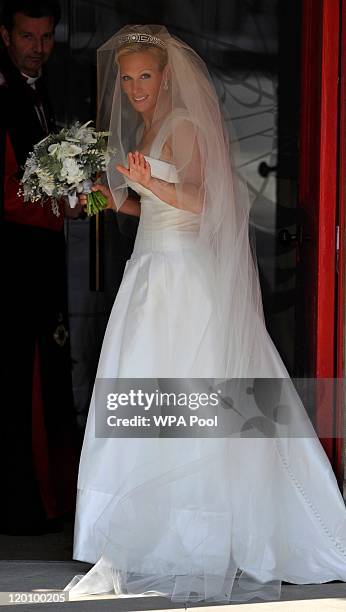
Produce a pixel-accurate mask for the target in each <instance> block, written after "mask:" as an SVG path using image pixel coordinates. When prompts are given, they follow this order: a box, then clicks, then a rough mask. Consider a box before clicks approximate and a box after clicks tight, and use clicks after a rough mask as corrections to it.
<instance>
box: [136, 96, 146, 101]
mask: <svg viewBox="0 0 346 612" xmlns="http://www.w3.org/2000/svg"><path fill="white" fill-rule="evenodd" d="M133 99H134V101H135V102H144V101H145V100H147V99H148V96H141V97H140V98H133Z"/></svg>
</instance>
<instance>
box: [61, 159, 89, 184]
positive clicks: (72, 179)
mask: <svg viewBox="0 0 346 612" xmlns="http://www.w3.org/2000/svg"><path fill="white" fill-rule="evenodd" d="M60 174H61V178H62V179H63V180H66V182H67V183H69V184H70V185H73V184H78V183H80V182H81V181H82V180H83V179H84V178H85V176H84V173H83V170H82V169H81V168H80V167H79V165H78V164H77V162H76V160H75V159H73V158H71V157H67V158H66V159H64V161H63V167H62V169H61V173H60Z"/></svg>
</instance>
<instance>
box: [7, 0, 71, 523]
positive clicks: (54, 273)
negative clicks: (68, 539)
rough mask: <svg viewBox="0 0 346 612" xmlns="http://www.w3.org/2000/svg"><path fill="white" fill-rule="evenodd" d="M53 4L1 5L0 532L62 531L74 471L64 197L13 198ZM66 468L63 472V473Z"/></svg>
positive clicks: (48, 122) (42, 125) (38, 128)
mask: <svg viewBox="0 0 346 612" xmlns="http://www.w3.org/2000/svg"><path fill="white" fill-rule="evenodd" d="M59 19H60V7H59V4H58V2H56V1H54V0H42V1H41V0H6V1H5V2H4V3H3V5H2V13H1V38H2V43H3V45H2V46H3V48H2V50H1V54H0V106H1V114H2V127H3V132H4V133H5V137H4V139H3V140H4V142H3V145H4V149H5V160H4V168H3V175H4V179H3V189H2V192H3V200H4V204H3V219H4V223H3V225H4V228H3V237H4V239H3V244H4V252H3V258H2V267H3V272H4V273H3V291H2V295H3V300H4V305H5V309H4V310H5V312H4V317H3V330H2V335H3V339H2V340H3V342H2V346H3V347H4V349H3V363H5V372H4V373H5V376H4V393H3V399H2V402H1V404H2V427H1V431H2V433H3V439H2V440H1V448H2V450H1V453H2V461H1V467H0V469H1V471H2V477H1V481H2V485H4V489H3V493H4V495H3V496H2V503H1V505H0V532H2V533H9V534H11V533H13V534H35V533H45V532H48V531H53V530H57V529H59V522H60V518H61V517H62V516H63V515H64V514H65V513H68V512H71V511H72V510H73V507H74V500H73V493H74V488H75V475H76V465H77V461H76V453H75V451H74V442H73V431H74V415H73V398H72V381H71V360H70V345H69V334H68V322H67V286H66V285H67V283H66V267H65V240H64V216H65V203H64V202H63V201H61V202H60V203H59V205H58V206H56V205H53V203H52V202H46V203H44V204H41V203H39V202H38V203H25V202H24V201H23V199H22V197H20V196H19V195H18V189H19V186H20V183H19V181H20V178H21V176H22V173H23V167H24V164H25V161H26V159H27V156H28V154H29V153H30V151H32V150H33V146H34V144H36V143H37V142H39V141H40V140H42V138H44V137H45V136H46V135H47V134H48V133H49V132H51V131H53V130H55V123H54V115H53V110H52V107H51V104H50V100H49V97H48V94H47V90H46V86H45V78H44V66H45V64H46V62H47V61H48V59H49V57H50V55H51V53H52V51H53V47H54V31H55V27H56V25H57V23H58V22H59ZM64 466H65V468H66V469H64Z"/></svg>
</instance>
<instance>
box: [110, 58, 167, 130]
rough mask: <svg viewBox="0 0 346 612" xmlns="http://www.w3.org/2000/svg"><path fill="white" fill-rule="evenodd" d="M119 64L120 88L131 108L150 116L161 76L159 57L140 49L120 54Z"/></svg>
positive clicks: (151, 115) (157, 93)
mask: <svg viewBox="0 0 346 612" xmlns="http://www.w3.org/2000/svg"><path fill="white" fill-rule="evenodd" d="M119 65H120V78H121V84H122V88H123V91H124V92H125V94H126V95H127V96H128V98H129V101H130V103H131V104H132V106H133V108H134V109H135V110H136V111H138V112H139V113H142V114H143V115H144V116H147V117H149V118H152V117H153V115H154V111H155V107H156V102H157V98H158V95H159V91H160V87H161V82H162V77H163V72H162V70H161V69H160V65H159V59H158V58H157V57H156V55H155V54H154V53H151V52H150V51H140V52H138V53H131V54H128V55H122V56H121V57H120V58H119Z"/></svg>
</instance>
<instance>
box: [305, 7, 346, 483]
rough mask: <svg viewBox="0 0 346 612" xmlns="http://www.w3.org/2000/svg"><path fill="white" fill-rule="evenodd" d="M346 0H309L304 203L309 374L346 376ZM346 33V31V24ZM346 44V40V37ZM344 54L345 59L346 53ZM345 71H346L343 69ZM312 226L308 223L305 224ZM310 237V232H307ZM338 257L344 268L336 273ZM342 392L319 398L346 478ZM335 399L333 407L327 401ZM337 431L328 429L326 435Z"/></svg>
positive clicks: (323, 428) (319, 415)
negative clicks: (345, 179) (345, 169)
mask: <svg viewBox="0 0 346 612" xmlns="http://www.w3.org/2000/svg"><path fill="white" fill-rule="evenodd" d="M344 9H345V0H303V4H302V40H301V48H302V58H301V59H302V61H301V70H302V78H301V83H302V87H301V126H300V179H299V207H300V208H301V210H302V211H303V213H304V215H303V216H304V218H305V219H306V222H307V228H305V231H306V232H307V233H308V234H309V235H310V241H309V247H308V248H305V254H304V257H305V263H304V269H305V281H306V284H305V288H306V294H307V295H306V297H307V299H306V300H305V303H306V308H307V309H308V312H307V313H306V314H307V316H306V321H308V329H306V330H305V331H306V333H307V334H308V336H309V340H310V354H309V356H308V358H309V359H308V361H309V375H310V376H311V377H314V378H337V377H340V378H342V377H343V376H344V357H343V355H344V339H343V336H344V333H343V328H344V321H345V316H344V311H345V300H344V282H343V279H344V250H345V249H344V244H343V240H339V251H338V261H337V252H336V247H337V235H336V226H337V225H339V227H340V234H339V235H340V237H341V236H343V235H344V234H343V232H344V222H343V217H344V201H343V197H342V196H343V186H342V180H341V168H340V163H341V161H342V158H343V156H344V154H345V149H344V144H343V143H342V138H340V134H341V132H340V130H341V128H342V126H343V122H345V114H344V109H343V110H342V112H341V106H342V105H341V102H342V100H341V97H343V96H344V94H343V95H342V96H341V94H340V92H341V82H340V78H339V77H340V67H341V62H340V56H341V54H340V48H341V47H342V45H341V38H342V37H341V13H342V11H343V10H344ZM342 34H343V37H344V36H345V31H344V30H343V32H342ZM343 46H344V43H343ZM343 62H344V60H343ZM341 76H343V79H344V78H345V74H344V73H343V75H341ZM303 231H304V229H303ZM303 238H304V236H303ZM337 265H338V266H339V274H338V276H337V275H336V271H337ZM342 399H343V398H342V397H340V396H339V395H338V394H337V396H336V397H335V396H334V395H333V392H332V391H331V395H330V398H329V400H328V402H326V398H324V401H323V402H318V400H317V402H316V427H317V431H320V432H323V436H324V437H323V438H322V439H321V442H322V444H323V446H324V448H325V450H326V452H327V454H328V456H329V459H330V461H331V462H332V464H333V467H334V470H335V472H336V475H337V477H338V479H339V482H340V483H341V479H342V436H343V431H342V411H343V402H342ZM326 406H327V409H326ZM327 434H328V435H330V437H328V438H327V437H325V436H326V435H327Z"/></svg>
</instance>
